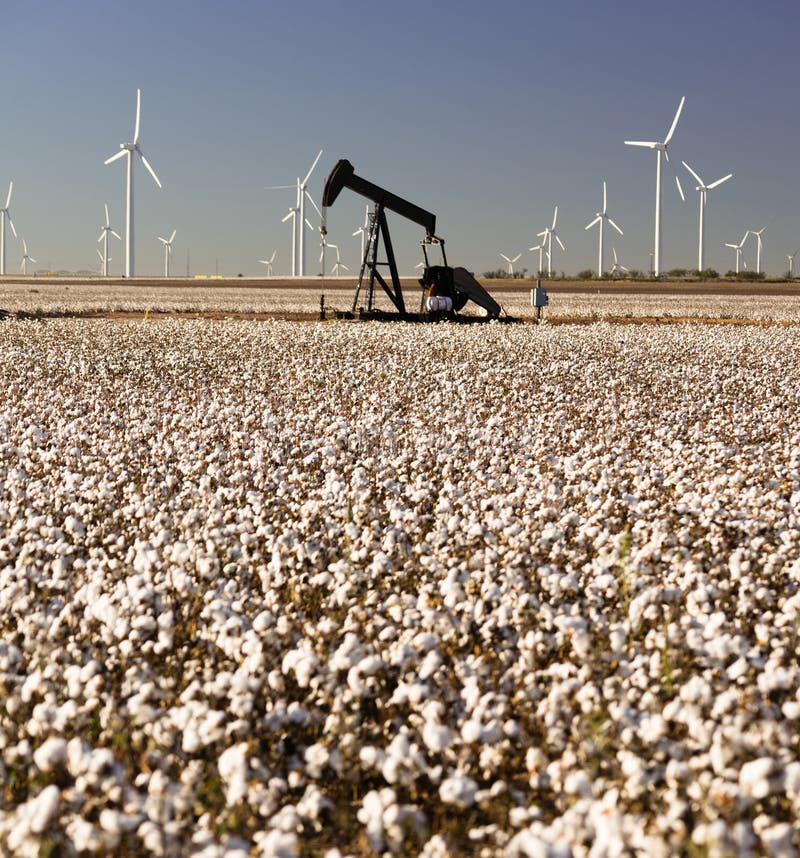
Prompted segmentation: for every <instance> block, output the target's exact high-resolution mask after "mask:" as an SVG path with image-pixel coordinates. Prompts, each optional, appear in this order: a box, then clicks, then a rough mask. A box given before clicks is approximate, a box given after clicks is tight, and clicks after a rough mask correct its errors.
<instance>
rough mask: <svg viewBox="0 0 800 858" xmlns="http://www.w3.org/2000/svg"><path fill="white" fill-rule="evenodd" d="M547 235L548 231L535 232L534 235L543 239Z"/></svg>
mask: <svg viewBox="0 0 800 858" xmlns="http://www.w3.org/2000/svg"><path fill="white" fill-rule="evenodd" d="M547 233H548V230H546V229H543V230H542V231H541V232H537V233H536V235H537V236H538V237H539V238H545V237H546V236H547Z"/></svg>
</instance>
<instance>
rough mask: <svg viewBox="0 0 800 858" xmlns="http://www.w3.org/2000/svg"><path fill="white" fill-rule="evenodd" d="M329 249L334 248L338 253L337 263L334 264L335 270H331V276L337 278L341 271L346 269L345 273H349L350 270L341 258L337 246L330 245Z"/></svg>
mask: <svg viewBox="0 0 800 858" xmlns="http://www.w3.org/2000/svg"><path fill="white" fill-rule="evenodd" d="M328 247H332V248H333V249H334V250H335V251H336V262H335V263H334V266H333V268H332V269H331V274H333V276H334V277H337V276H338V274H339V269H340V268H344V270H345V271H349V270H350V269H349V268H348V267H347V266H346V265H345V264H344V263H343V262H342V261H341V259H340V258H339V248H338V246H337V245H335V244H329V245H328Z"/></svg>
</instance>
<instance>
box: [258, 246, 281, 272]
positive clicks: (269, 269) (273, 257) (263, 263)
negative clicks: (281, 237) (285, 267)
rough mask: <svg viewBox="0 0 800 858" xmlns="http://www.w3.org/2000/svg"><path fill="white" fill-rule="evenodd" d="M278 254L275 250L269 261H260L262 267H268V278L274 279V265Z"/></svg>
mask: <svg viewBox="0 0 800 858" xmlns="http://www.w3.org/2000/svg"><path fill="white" fill-rule="evenodd" d="M277 252H278V251H277V250H273V251H272V256H270V258H269V259H259V260H258V261H259V262H260V263H261V264H262V265H266V266H267V277H272V263H273V262H274V261H275V254H276V253H277Z"/></svg>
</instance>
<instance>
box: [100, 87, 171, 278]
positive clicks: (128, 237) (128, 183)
mask: <svg viewBox="0 0 800 858" xmlns="http://www.w3.org/2000/svg"><path fill="white" fill-rule="evenodd" d="M141 107H142V91H141V90H140V89H137V90H136V124H135V125H134V127H133V142H132V143H120V144H119V152H117V154H116V155H112V156H111V157H110V158H106V160H105V162H104V163H106V164H110V163H111V162H112V161H116V160H118V159H119V158H123V157H125V156H127V157H128V164H127V171H126V180H125V187H126V190H127V207H126V212H125V276H126V277H134V276H135V271H136V266H135V265H134V254H133V161H134V157H133V156H134V153H138V154H139V157H140V158H141V160H142V163H143V164H144V165H145V167H147V171H148V173H150V175H151V176H152V177H153V179H154V180H155V183H156V184H157V185H158V187H159V188H160V187H161V182H160V181H159V180H158V176H157V175H156V174H155V170H153V168H152V167H151V166H150V162H149V161H148V160H147V158H145V157H144V153H143V152H142V149H141V147H140V146H139V119H140V116H141Z"/></svg>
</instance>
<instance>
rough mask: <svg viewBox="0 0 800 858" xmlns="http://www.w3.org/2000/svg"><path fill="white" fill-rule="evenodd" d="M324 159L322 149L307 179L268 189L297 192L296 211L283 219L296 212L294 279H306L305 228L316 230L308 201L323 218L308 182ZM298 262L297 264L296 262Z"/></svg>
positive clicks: (293, 257) (294, 221) (293, 221)
mask: <svg viewBox="0 0 800 858" xmlns="http://www.w3.org/2000/svg"><path fill="white" fill-rule="evenodd" d="M321 157H322V149H320V150H319V152H318V154H317V157H316V158H315V159H314V162H313V163H312V165H311V167H309V170H308V172H307V173H306V175H305V178H304V179H303V180H302V181H301V180H300V179H299V178H298V179H297V184H295V185H270V186H269V187H267V188H266V190H268V191H282V190H287V189H289V188H295V189H296V190H297V200H296V202H295V207H294V209H289V214H288V215H287V216H286V217H285V218H283V220H284V221H286V220H288V219H289V218H290V217H292V212H293V211H294V212H295V216H294V218H293V220H292V229H293V233H292V277H295V276H297V277H305V273H306V263H305V259H306V245H305V231H304V229H303V226H304V225H305V226H307V227H308V228H309V229H312V230H313V229H314V227H313V226H312V225H311V224H310V223H309V221H308V219H307V218H306V200H308V201H309V202H310V203H311V205H312V206H313V207H314V210H315V211H316V212H317V214H318V215H319V216H320V218H321V217H322V212H321V211H320V210H319V206H317V204H316V203H315V202H314V198H313V197H312V196H311V194H310V193H309V192H308V180H309V179H310V178H311V174H312V173H313V172H314V168H315V167H316V166H317V163H318V162H319V159H320V158H321ZM297 215H299V216H300V222H299V223H298V222H297ZM295 260H296V262H295Z"/></svg>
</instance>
